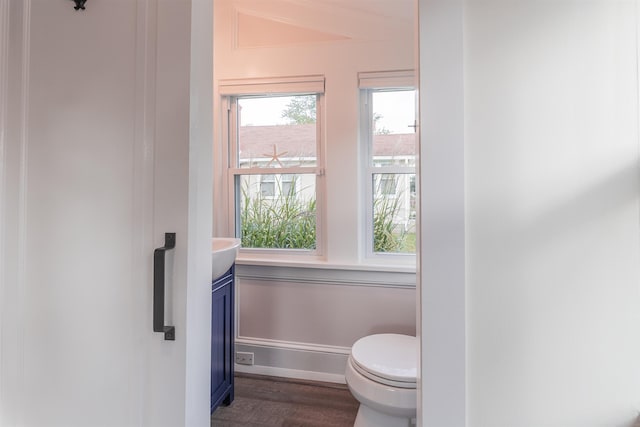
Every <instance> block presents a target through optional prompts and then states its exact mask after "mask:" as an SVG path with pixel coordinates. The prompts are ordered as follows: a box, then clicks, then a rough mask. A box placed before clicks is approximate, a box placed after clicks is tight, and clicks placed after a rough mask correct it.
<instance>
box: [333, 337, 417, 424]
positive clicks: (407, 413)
mask: <svg viewBox="0 0 640 427" xmlns="http://www.w3.org/2000/svg"><path fill="white" fill-rule="evenodd" d="M417 369H418V340H417V338H416V337H411V336H408V335H399V334H377V335H370V336H367V337H364V338H361V339H359V340H358V341H356V343H355V344H354V345H353V347H352V348H351V354H350V355H349V360H348V362H347V368H346V370H345V379H346V381H347V385H348V386H349V390H350V391H351V394H353V396H354V397H355V398H356V399H357V400H358V401H359V402H360V407H359V409H358V415H357V416H356V421H355V424H354V427H407V426H410V425H411V419H412V418H414V417H415V416H416V405H417V395H416V375H417Z"/></svg>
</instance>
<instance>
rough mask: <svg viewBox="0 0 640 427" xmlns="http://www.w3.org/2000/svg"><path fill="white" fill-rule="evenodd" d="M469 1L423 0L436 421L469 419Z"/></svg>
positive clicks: (424, 354) (429, 406)
mask: <svg viewBox="0 0 640 427" xmlns="http://www.w3.org/2000/svg"><path fill="white" fill-rule="evenodd" d="M463 4H464V2H463V0H420V1H419V3H418V8H419V10H418V11H419V21H420V24H419V27H420V28H419V38H420V43H419V45H420V51H419V55H420V97H419V98H420V175H419V176H420V180H419V184H420V187H419V203H420V205H419V228H420V248H419V285H418V292H419V297H418V298H417V305H418V316H419V317H418V318H419V322H418V336H419V337H420V344H421V346H420V360H421V364H420V371H419V377H420V379H419V387H418V401H419V407H418V420H419V421H420V422H421V423H422V424H421V425H424V426H434V427H436V426H437V427H459V426H463V425H464V424H465V408H466V402H465V394H466V389H465V387H466V375H465V345H466V342H465V339H466V337H465V308H466V306H465V240H464V239H465V218H464V214H465V210H464V203H465V200H464V198H465V193H464V191H465V188H464V184H465V182H464V161H465V158H464V154H465V153H464V148H465V147H464V97H463V95H464V92H463V88H464V80H463V59H464V58H463V53H464V52H463V38H462V34H463ZM514 426H515V425H514Z"/></svg>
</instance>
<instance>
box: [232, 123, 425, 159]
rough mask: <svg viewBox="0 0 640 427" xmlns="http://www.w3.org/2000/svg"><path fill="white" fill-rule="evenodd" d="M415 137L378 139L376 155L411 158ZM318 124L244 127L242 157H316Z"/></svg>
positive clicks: (242, 130)
mask: <svg viewBox="0 0 640 427" xmlns="http://www.w3.org/2000/svg"><path fill="white" fill-rule="evenodd" d="M415 135H416V134H415V133H403V134H386V135H374V138H373V155H374V157H375V156H409V155H413V154H415V152H416V138H415ZM315 139H316V125H315V124H302V125H298V124H294V125H279V126H241V127H240V153H241V157H242V158H243V159H249V158H252V159H258V158H270V157H271V156H273V155H274V154H277V155H278V156H279V157H281V158H291V157H314V156H315V154H316V153H315V147H316V145H315Z"/></svg>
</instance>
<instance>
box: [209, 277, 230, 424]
mask: <svg viewBox="0 0 640 427" xmlns="http://www.w3.org/2000/svg"><path fill="white" fill-rule="evenodd" d="M234 268H235V267H234V266H232V267H231V268H230V269H229V270H228V271H227V272H226V273H225V274H223V275H222V276H221V277H219V278H218V279H216V280H214V281H213V283H212V285H211V301H212V304H211V412H212V413H213V411H215V409H216V408H217V407H218V406H219V405H220V404H223V405H229V404H231V402H232V401H233V364H234V357H233V354H234V349H233V336H234V330H233V319H234V313H233V311H234V302H233V299H234V297H233V294H234V290H233V282H234Z"/></svg>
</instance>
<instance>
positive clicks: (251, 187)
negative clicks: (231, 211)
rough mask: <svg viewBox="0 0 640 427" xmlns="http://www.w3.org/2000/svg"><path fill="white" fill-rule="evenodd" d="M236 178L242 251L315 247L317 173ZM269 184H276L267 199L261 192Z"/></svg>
mask: <svg viewBox="0 0 640 427" xmlns="http://www.w3.org/2000/svg"><path fill="white" fill-rule="evenodd" d="M237 178H238V179H237V185H238V189H239V192H238V194H239V197H240V200H239V202H240V239H241V240H242V247H243V248H280V249H309V250H311V249H315V248H316V176H315V174H287V175H282V174H269V175H240V176H238V177H237ZM267 182H268V183H271V184H272V185H273V194H271V195H268V196H267V195H265V193H264V192H263V189H262V185H263V184H264V183H267Z"/></svg>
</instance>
